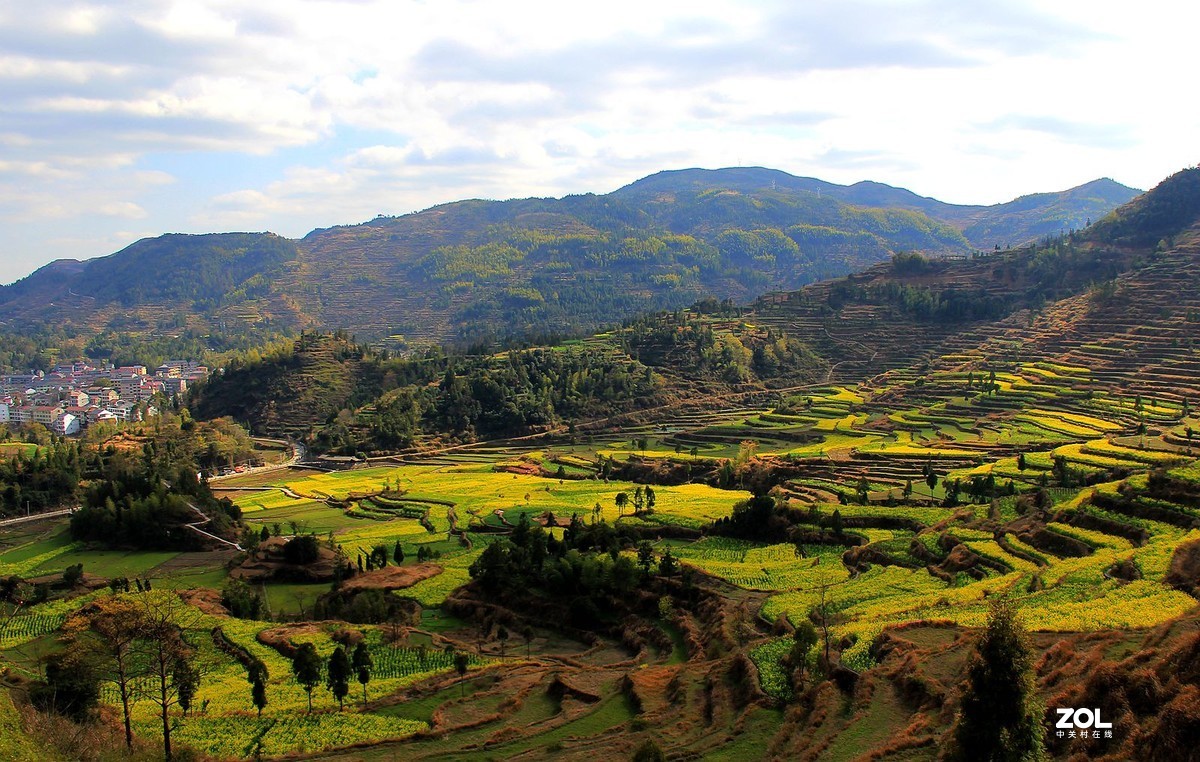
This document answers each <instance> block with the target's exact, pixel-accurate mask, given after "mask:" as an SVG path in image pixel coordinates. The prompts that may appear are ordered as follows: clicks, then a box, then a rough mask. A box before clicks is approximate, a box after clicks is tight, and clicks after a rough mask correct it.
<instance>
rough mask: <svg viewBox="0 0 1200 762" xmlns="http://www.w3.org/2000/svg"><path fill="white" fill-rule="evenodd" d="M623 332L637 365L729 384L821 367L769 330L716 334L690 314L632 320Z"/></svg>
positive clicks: (797, 344) (798, 345)
mask: <svg viewBox="0 0 1200 762" xmlns="http://www.w3.org/2000/svg"><path fill="white" fill-rule="evenodd" d="M693 310H695V308H693ZM627 328H628V335H627V336H625V337H624V338H623V340H624V341H625V348H626V350H627V351H628V352H629V353H630V355H631V356H632V357H634V358H636V359H638V360H639V361H641V362H644V363H646V364H647V365H651V366H655V367H657V366H670V367H672V368H673V369H681V370H687V371H688V373H689V374H691V375H702V376H710V377H716V378H720V379H722V380H725V381H728V382H730V383H740V382H744V381H748V380H751V379H752V378H755V377H757V378H761V379H768V378H776V377H778V376H783V375H788V374H793V373H796V372H797V371H803V370H806V369H813V368H816V367H818V366H820V365H822V364H823V361H822V360H821V358H820V357H818V356H817V355H815V354H814V353H813V352H812V350H810V349H809V348H808V346H807V345H805V344H804V343H802V342H800V341H798V340H797V339H794V338H791V337H788V336H786V335H783V334H780V333H777V332H776V331H775V330H774V329H772V328H767V329H766V331H764V332H762V333H757V332H748V331H747V332H740V333H739V332H734V331H725V330H717V331H714V330H713V326H712V324H711V323H709V322H706V321H703V320H699V319H696V318H695V317H694V316H693V314H692V313H691V312H683V311H676V312H660V313H657V314H655V315H650V316H647V317H644V318H639V319H638V320H634V321H630V322H629V323H627Z"/></svg>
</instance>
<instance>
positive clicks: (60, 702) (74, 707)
mask: <svg viewBox="0 0 1200 762" xmlns="http://www.w3.org/2000/svg"><path fill="white" fill-rule="evenodd" d="M29 700H30V701H31V702H32V703H33V705H34V706H35V707H37V708H38V709H40V710H41V711H54V712H57V713H58V714H61V715H64V716H66V717H70V718H71V719H73V720H75V721H76V722H84V721H85V720H86V719H87V718H88V716H89V715H90V714H91V712H92V710H93V709H94V708H95V707H96V705H97V704H98V703H99V702H100V679H99V676H98V675H97V674H96V670H95V667H94V666H93V665H92V664H90V663H89V661H88V660H87V659H85V658H80V654H78V653H75V652H72V651H66V652H63V653H57V654H52V655H51V656H50V657H49V658H48V659H47V660H46V679H45V680H44V681H43V682H38V683H34V684H33V685H32V686H31V687H30V689H29Z"/></svg>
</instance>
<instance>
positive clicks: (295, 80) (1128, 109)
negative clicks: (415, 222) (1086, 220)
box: [0, 0, 1200, 283]
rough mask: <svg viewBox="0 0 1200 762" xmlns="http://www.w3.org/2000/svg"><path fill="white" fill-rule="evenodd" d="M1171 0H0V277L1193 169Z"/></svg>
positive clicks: (993, 195)
mask: <svg viewBox="0 0 1200 762" xmlns="http://www.w3.org/2000/svg"><path fill="white" fill-rule="evenodd" d="M1197 22H1200V6H1197V4H1194V3H1182V2H1179V1H1178V0H1139V2H1132V3H1131V2H1128V1H1127V0H1122V1H1121V2H1110V0H1087V1H1082V0H1040V1H1039V2H1013V1H1010V0H992V1H991V2H987V3H966V2H962V0H780V1H778V2H776V1H774V0H763V1H762V2H746V1H745V0H743V1H742V2H724V1H721V0H688V2H675V1H674V0H654V1H653V2H646V1H645V0H641V1H640V2H628V1H626V0H606V2H603V3H596V2H592V1H591V0H574V1H572V2H561V1H560V2H525V1H523V0H504V1H503V2H500V1H498V0H429V1H428V2H421V1H417V0H380V1H376V0H338V1H336V2H333V1H317V0H256V2H254V3H248V2H245V0H78V1H76V0H42V1H41V2H29V1H28V0H0V283H8V282H12V281H13V280H16V279H18V278H21V277H23V276H25V275H27V274H28V273H30V272H32V271H33V270H34V269H36V268H37V267H39V266H41V265H43V264H45V263H47V262H50V261H52V260H54V259H59V258H72V259H87V258H91V257H95V256H101V255H106V254H110V253H112V252H114V251H117V250H119V249H121V248H122V247H124V246H127V245H129V244H130V243H132V242H134V241H136V240H138V239H140V238H143V237H147V236H155V235H159V234H162V233H166V232H183V233H202V232H218V231H262V230H270V231H273V232H276V233H279V234H281V235H286V236H290V237H301V236H303V235H304V234H305V233H307V232H308V231H310V230H312V229H314V228H319V227H328V226H331V225H342V224H354V223H358V222H362V221H365V220H369V219H371V218H373V217H375V216H377V215H379V214H385V215H398V214H406V213H408V212H413V211H418V210H421V209H425V208H428V207H430V206H434V205H436V204H439V203H444V202H448V201H455V200H458V199H464V198H491V199H506V198H519V197H528V196H562V195H564V194H568V193H588V192H594V193H607V192H610V191H613V190H615V189H617V188H619V187H621V186H623V185H626V184H628V183H630V182H633V181H634V180H636V179H638V178H640V177H644V176H646V175H649V174H652V173H654V172H657V171H660V170H664V169H683V168H687V167H705V168H718V167H726V166H766V167H771V168H775V169H781V170H784V171H786V172H790V173H792V174H795V175H801V176H808V177H818V178H821V179H823V180H828V181H831V182H838V183H845V184H849V183H853V182H857V181H860V180H875V181H879V182H885V183H888V184H891V185H896V186H900V187H905V188H908V189H910V190H912V191H915V192H916V193H919V194H921V195H926V196H933V197H935V198H938V199H941V200H943V201H948V202H952V203H969V204H991V203H999V202H1003V201H1007V200H1011V199H1012V198H1015V197H1017V196H1020V195H1023V194H1026V193H1033V192H1039V191H1055V190H1063V189H1066V188H1070V187H1073V186H1076V185H1079V184H1082V183H1084V182H1088V181H1090V180H1093V179H1096V178H1098V177H1111V178H1113V179H1115V180H1117V181H1119V182H1122V183H1125V184H1126V185H1131V186H1134V187H1138V188H1150V187H1153V186H1154V185H1155V184H1156V183H1157V182H1158V181H1159V180H1161V179H1162V178H1164V177H1166V176H1167V175H1169V174H1171V173H1173V172H1176V171H1178V170H1180V169H1183V168H1184V167H1187V166H1192V165H1194V164H1195V163H1196V162H1197V160H1200V146H1196V145H1195V137H1196V136H1197V135H1200V99H1198V98H1195V97H1194V96H1193V95H1192V94H1191V93H1190V92H1189V91H1188V89H1187V86H1186V82H1187V81H1188V77H1190V73H1191V72H1193V71H1194V69H1195V62H1194V60H1193V56H1192V53H1191V51H1192V49H1193V48H1194V45H1195V34H1196V29H1198V28H1200V24H1198V23H1197Z"/></svg>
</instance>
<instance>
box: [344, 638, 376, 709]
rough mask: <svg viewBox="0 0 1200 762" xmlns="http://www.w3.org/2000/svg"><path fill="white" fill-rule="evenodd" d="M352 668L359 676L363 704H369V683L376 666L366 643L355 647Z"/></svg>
mask: <svg viewBox="0 0 1200 762" xmlns="http://www.w3.org/2000/svg"><path fill="white" fill-rule="evenodd" d="M350 666H352V667H353V668H354V673H355V674H356V675H357V676H358V682H359V684H360V685H361V686H362V689H363V703H364V704H365V703H367V683H369V682H371V668H372V667H374V666H375V662H374V661H372V659H371V652H370V651H369V650H368V649H367V644H366V642H365V641H362V640H360V641H358V645H357V646H355V647H354V656H352V657H350Z"/></svg>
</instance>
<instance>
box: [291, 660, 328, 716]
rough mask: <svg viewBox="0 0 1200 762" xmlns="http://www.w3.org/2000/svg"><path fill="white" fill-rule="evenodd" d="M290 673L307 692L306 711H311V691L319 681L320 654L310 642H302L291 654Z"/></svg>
mask: <svg viewBox="0 0 1200 762" xmlns="http://www.w3.org/2000/svg"><path fill="white" fill-rule="evenodd" d="M292 674H293V675H295V676H296V682H298V683H300V687H302V688H304V692H305V693H307V694H308V711H309V714H311V713H312V692H313V688H316V687H317V683H319V682H321V655H320V654H318V653H317V647H316V646H314V645H313V644H312V643H302V644H300V648H298V649H296V653H295V655H294V656H292Z"/></svg>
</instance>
